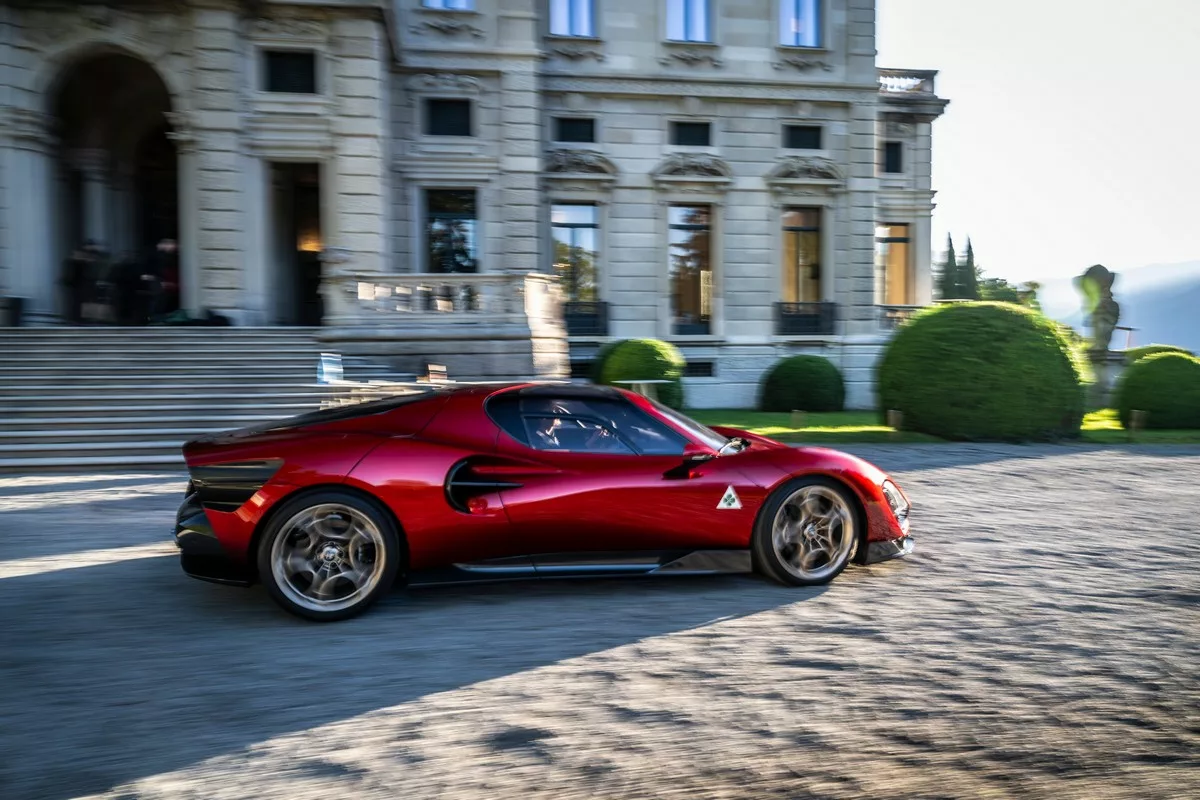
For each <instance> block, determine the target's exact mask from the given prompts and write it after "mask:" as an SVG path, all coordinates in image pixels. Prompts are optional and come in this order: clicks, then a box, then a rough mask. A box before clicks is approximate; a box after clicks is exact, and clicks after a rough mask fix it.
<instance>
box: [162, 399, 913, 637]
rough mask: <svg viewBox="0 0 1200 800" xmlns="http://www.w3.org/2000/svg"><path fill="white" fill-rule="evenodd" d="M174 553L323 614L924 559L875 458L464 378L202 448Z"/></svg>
mask: <svg viewBox="0 0 1200 800" xmlns="http://www.w3.org/2000/svg"><path fill="white" fill-rule="evenodd" d="M183 453H184V457H185V459H186V460H187V466H188V471H189V473H190V477H191V480H190V482H189V483H188V488H187V493H186V498H185V500H184V502H183V505H182V506H181V507H180V509H179V516H178V522H177V524H176V529H175V541H176V543H177V544H178V546H179V550H180V552H181V560H182V564H183V569H184V571H185V572H186V573H188V574H189V575H192V576H194V577H196V578H201V579H204V580H210V581H216V582H219V583H231V584H237V585H249V584H251V583H253V582H255V581H261V582H262V583H263V584H264V586H265V587H266V589H267V590H268V591H269V592H270V594H271V596H272V597H273V598H274V599H275V600H276V601H278V603H279V604H280V605H281V606H283V607H284V608H285V609H287V610H288V611H291V612H293V613H295V614H298V615H300V616H303V617H307V618H309V619H314V620H333V619H343V618H346V617H350V616H353V615H355V614H358V613H359V612H361V611H363V610H364V609H366V608H367V607H368V606H370V605H371V603H372V602H374V601H375V600H376V599H377V598H378V597H379V596H380V595H381V594H382V593H384V592H386V591H387V590H388V589H389V587H390V586H391V585H392V584H393V583H394V582H395V581H396V580H397V579H400V580H403V581H405V582H407V583H409V584H418V583H428V582H442V581H464V580H467V581H469V580H496V579H505V578H512V577H518V576H527V577H532V576H562V575H572V576H599V575H633V574H646V573H655V574H657V573H674V574H696V573H717V572H752V571H757V572H760V573H762V574H763V575H767V576H769V577H771V578H774V579H775V580H777V581H779V582H781V583H785V584H792V585H797V586H806V585H813V584H821V583H826V582H828V581H830V580H832V579H833V578H834V576H836V575H837V574H838V573H840V572H841V571H842V570H843V569H845V567H846V565H847V564H849V563H850V562H851V561H852V560H857V561H859V562H861V563H873V562H876V561H883V560H885V559H888V558H893V557H895V556H901V555H905V554H907V553H909V552H911V550H912V542H911V539H910V538H909V535H908V517H909V509H910V504H909V501H908V498H907V497H906V496H905V494H904V492H903V491H901V490H900V488H899V487H898V486H896V484H895V483H894V482H893V481H892V480H890V479H889V478H888V476H887V475H886V474H885V473H883V472H882V471H880V470H879V469H877V468H876V467H874V466H872V465H871V464H869V463H867V462H865V461H863V460H861V459H859V458H855V457H853V456H850V455H847V454H845V453H839V452H836V451H833V450H826V449H822V448H812V447H804V448H796V447H790V446H788V445H785V444H781V443H779V442H775V441H772V440H770V439H765V438H763V437H761V436H755V435H753V434H749V433H746V432H745V431H738V430H732V429H725V428H716V429H710V428H706V427H704V426H703V425H700V424H699V423H697V422H695V421H694V420H692V419H689V418H688V417H686V416H684V415H683V414H680V413H679V412H677V411H673V410H671V409H670V408H667V407H666V406H663V405H661V404H659V403H657V402H655V401H653V400H651V399H648V398H646V397H643V396H641V395H638V394H633V393H631V392H627V391H624V390H620V389H614V388H609V387H603V386H578V385H570V384H545V383H521V384H509V385H503V386H497V385H488V386H485V385H461V386H457V385H454V384H449V385H446V386H442V387H437V388H430V389H429V390H428V391H423V392H420V393H415V394H411V395H402V396H397V397H393V398H387V399H383V400H375V401H371V402H365V403H360V404H357V405H349V406H342V407H337V408H332V409H326V410H323V411H317V412H313V413H311V414H305V415H302V416H299V417H294V418H292V419H287V420H282V421H280V422H278V423H275V424H270V425H263V426H259V427H254V428H246V429H243V430H237V431H231V432H228V433H222V434H218V435H214V436H208V437H205V438H201V439H196V440H194V441H191V442H188V443H187V444H186V445H184V448H183Z"/></svg>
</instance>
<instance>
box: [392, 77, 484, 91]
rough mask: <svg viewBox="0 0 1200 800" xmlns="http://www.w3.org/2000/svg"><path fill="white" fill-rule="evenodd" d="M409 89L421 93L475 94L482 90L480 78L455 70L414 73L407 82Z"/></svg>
mask: <svg viewBox="0 0 1200 800" xmlns="http://www.w3.org/2000/svg"><path fill="white" fill-rule="evenodd" d="M407 85H408V90H409V92H412V93H419V94H446V93H449V94H454V95H463V96H475V95H478V94H479V92H480V83H479V79H478V78H473V77H471V76H470V75H459V74H457V73H453V72H425V73H422V74H420V75H413V76H412V77H411V78H409V79H408V82H407Z"/></svg>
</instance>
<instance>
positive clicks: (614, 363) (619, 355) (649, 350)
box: [599, 339, 687, 409]
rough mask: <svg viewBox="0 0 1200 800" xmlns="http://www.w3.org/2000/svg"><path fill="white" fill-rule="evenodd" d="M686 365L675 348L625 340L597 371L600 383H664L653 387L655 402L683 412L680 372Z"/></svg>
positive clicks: (665, 343)
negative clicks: (656, 395) (657, 381)
mask: <svg viewBox="0 0 1200 800" xmlns="http://www.w3.org/2000/svg"><path fill="white" fill-rule="evenodd" d="M686 365H687V362H686V361H685V360H684V358H683V354H682V353H680V352H679V348H677V347H675V345H673V344H670V343H669V342H663V341H660V340H658V339H626V340H625V341H623V342H618V343H617V345H616V346H615V347H614V348H613V349H612V351H611V352H609V353H608V354H607V356H606V357H605V359H604V363H603V365H602V366H601V368H600V381H599V382H600V383H604V384H609V385H612V384H613V383H614V382H616V381H639V380H640V381H650V380H667V381H671V382H670V383H665V384H662V385H660V386H655V387H654V388H655V389H656V391H657V394H658V399H659V401H660V402H661V403H663V404H664V405H667V406H670V407H671V408H675V409H680V408H683V382H682V381H681V380H680V379H681V378H682V377H683V368H684V367H685V366H686Z"/></svg>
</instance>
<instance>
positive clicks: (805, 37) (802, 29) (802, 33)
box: [779, 0, 821, 47]
mask: <svg viewBox="0 0 1200 800" xmlns="http://www.w3.org/2000/svg"><path fill="white" fill-rule="evenodd" d="M779 43H780V44H782V45H784V46H785V47H820V46H821V0H779Z"/></svg>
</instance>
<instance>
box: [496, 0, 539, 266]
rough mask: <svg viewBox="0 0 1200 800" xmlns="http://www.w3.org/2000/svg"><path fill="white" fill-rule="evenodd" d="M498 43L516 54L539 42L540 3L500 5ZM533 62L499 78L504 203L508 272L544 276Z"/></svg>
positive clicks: (507, 64)
mask: <svg viewBox="0 0 1200 800" xmlns="http://www.w3.org/2000/svg"><path fill="white" fill-rule="evenodd" d="M499 6H500V8H499V20H498V24H499V33H500V41H502V42H504V43H505V45H506V46H507V47H509V48H512V49H513V50H518V49H529V50H532V49H533V48H535V47H536V46H537V42H538V9H539V8H540V5H539V4H538V3H537V2H536V0H501V1H500V3H499ZM537 70H538V62H537V60H536V59H535V58H534V57H532V56H531V57H529V58H519V57H516V56H513V57H510V58H506V59H505V61H504V72H503V73H501V75H500V130H501V136H502V139H501V142H500V170H501V179H500V180H501V187H502V189H503V196H504V197H505V198H506V201H505V202H504V203H503V205H502V208H503V212H502V213H503V215H504V216H503V219H504V258H503V262H502V264H501V266H500V269H502V270H503V271H505V272H538V271H544V270H545V269H546V266H545V265H544V264H543V263H542V257H541V246H540V245H541V237H540V235H539V228H540V221H541V217H542V207H541V205H540V202H539V195H540V192H539V191H538V189H539V178H540V175H541V171H542V158H541V140H542V137H541V118H542V99H541V93H540V91H539V87H538V74H537Z"/></svg>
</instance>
